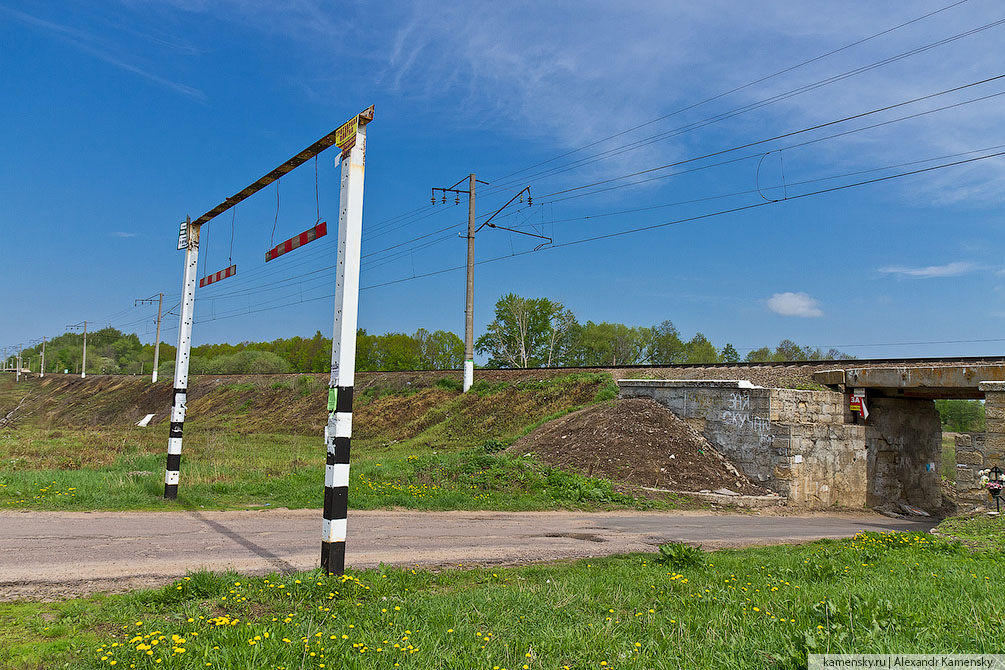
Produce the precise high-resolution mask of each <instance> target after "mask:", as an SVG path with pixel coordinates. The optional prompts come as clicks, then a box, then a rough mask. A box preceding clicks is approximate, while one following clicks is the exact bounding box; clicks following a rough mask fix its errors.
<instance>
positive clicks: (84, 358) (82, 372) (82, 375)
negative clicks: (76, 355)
mask: <svg viewBox="0 0 1005 670" xmlns="http://www.w3.org/2000/svg"><path fill="white" fill-rule="evenodd" d="M81 358H82V360H81V361H80V378H81V379H86V378H87V321H86V320H85V321H84V353H83V356H82V357H81Z"/></svg>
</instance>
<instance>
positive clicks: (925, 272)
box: [878, 261, 980, 279]
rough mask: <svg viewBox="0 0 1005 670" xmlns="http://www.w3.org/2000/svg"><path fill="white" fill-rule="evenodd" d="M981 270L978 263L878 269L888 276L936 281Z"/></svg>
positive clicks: (894, 266) (892, 266) (955, 262)
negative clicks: (938, 278)
mask: <svg viewBox="0 0 1005 670" xmlns="http://www.w3.org/2000/svg"><path fill="white" fill-rule="evenodd" d="M979 268H980V266H979V265H977V264H976V263H970V262H968V261H954V262H952V263H946V264H945V265H926V266H924V267H908V266H904V265H888V266H886V267H882V268H878V271H879V272H881V273H883V274H886V275H894V276H897V277H902V278H907V279H934V278H937V277H957V276H959V275H964V274H969V273H971V272H975V271H976V270H978V269H979Z"/></svg>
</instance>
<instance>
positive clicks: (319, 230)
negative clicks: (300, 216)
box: [265, 221, 328, 263]
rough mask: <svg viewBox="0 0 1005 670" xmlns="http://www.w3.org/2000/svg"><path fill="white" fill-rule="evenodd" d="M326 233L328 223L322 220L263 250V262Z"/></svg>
mask: <svg viewBox="0 0 1005 670" xmlns="http://www.w3.org/2000/svg"><path fill="white" fill-rule="evenodd" d="M327 234H328V223H327V222H325V221H322V222H321V223H319V224H318V225H316V226H314V227H313V228H308V229H307V230H305V231H304V232H302V233H300V234H299V235H297V236H296V237H291V238H290V239H288V240H286V241H285V242H283V243H281V244H277V245H276V246H275V247H273V248H272V249H269V250H268V251H266V252H265V262H266V263H268V262H269V261H271V260H275V259H277V258H279V257H280V256H282V255H283V254H285V253H288V252H290V251H293V250H294V249H297V248H299V247H302V246H304V245H305V244H307V243H308V242H313V241H314V240H316V239H318V238H319V237H324V236H325V235H327Z"/></svg>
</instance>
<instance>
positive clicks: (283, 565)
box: [189, 510, 297, 573]
mask: <svg viewBox="0 0 1005 670" xmlns="http://www.w3.org/2000/svg"><path fill="white" fill-rule="evenodd" d="M189 514H190V515H191V516H192V517H193V518H194V519H196V520H198V521H201V522H202V523H204V524H206V525H207V526H209V527H210V528H212V529H213V530H214V531H216V532H217V533H219V534H220V535H223V536H224V537H227V538H229V539H231V540H233V541H234V542H236V543H238V544H239V545H241V546H242V547H244V548H245V549H247V550H248V551H250V552H252V553H253V554H255V555H256V556H258V557H259V558H263V559H265V560H266V561H268V562H269V563H270V564H271V565H272V566H273V567H275V568H276V570H278V571H279V572H286V573H289V572H297V568H296V567H294V566H293V565H292V564H291V563H288V562H286V561H285V560H283V559H282V558H280V557H279V556H277V555H276V554H274V553H272V552H271V551H269V550H268V549H266V548H265V547H263V546H261V545H258V544H255V543H254V542H252V541H251V540H249V539H248V538H246V537H244V536H243V535H240V534H238V533H235V532H234V531H232V530H231V529H229V528H227V527H226V526H224V525H223V524H222V523H219V522H217V521H213V520H212V519H207V518H206V517H204V516H203V515H202V514H200V513H199V512H196V511H192V510H190V511H189Z"/></svg>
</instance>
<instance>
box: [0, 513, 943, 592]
mask: <svg viewBox="0 0 1005 670" xmlns="http://www.w3.org/2000/svg"><path fill="white" fill-rule="evenodd" d="M932 525H934V524H932V523H926V522H917V521H906V520H894V519H889V518H886V517H882V516H876V515H868V514H831V513H827V514H812V515H801V516H757V515H753V514H745V515H718V514H713V513H705V512H674V513H655V512H654V513H647V512H604V513H584V512H527V513H521V512H412V511H369V512H363V511H361V512H351V513H350V515H349V530H348V538H349V541H348V544H347V551H346V563H347V565H348V566H351V567H356V568H366V567H375V566H377V565H379V564H381V563H385V564H395V565H423V566H444V565H454V566H456V565H457V564H465V565H472V564H482V565H485V564H514V563H526V562H532V561H549V560H556V559H567V558H588V557H593V556H604V555H608V554H616V553H625V552H635V551H654V550H655V547H656V546H657V545H659V544H662V543H664V542H670V541H683V542H690V543H700V544H701V545H702V546H704V547H705V548H707V549H714V548H720V547H736V546H747V545H754V544H779V543H789V542H805V541H809V540H813V539H818V538H825V537H831V538H837V537H848V536H851V535H854V534H855V533H857V532H859V531H862V530H873V531H890V530H898V531H906V530H920V531H925V530H928V529H929V528H931V527H932ZM320 531H321V512H320V510H268V511H255V512H201V511H189V512H160V513H142V512H7V511H3V512H0V601H11V600H20V599H32V600H53V599H63V598H69V597H74V596H79V595H85V594H88V593H94V592H97V591H106V592H123V591H127V590H130V589H134V588H140V587H151V586H158V585H162V584H165V583H168V582H170V581H172V580H173V579H176V578H178V577H181V576H183V575H184V574H185V573H186V572H188V571H190V570H198V569H201V568H205V569H210V570H218V571H219V570H227V569H233V570H239V571H241V572H244V573H251V574H267V573H270V572H293V571H297V570H307V569H311V568H315V567H317V566H318V560H319V554H320V542H319V538H320V534H321V533H320Z"/></svg>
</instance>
